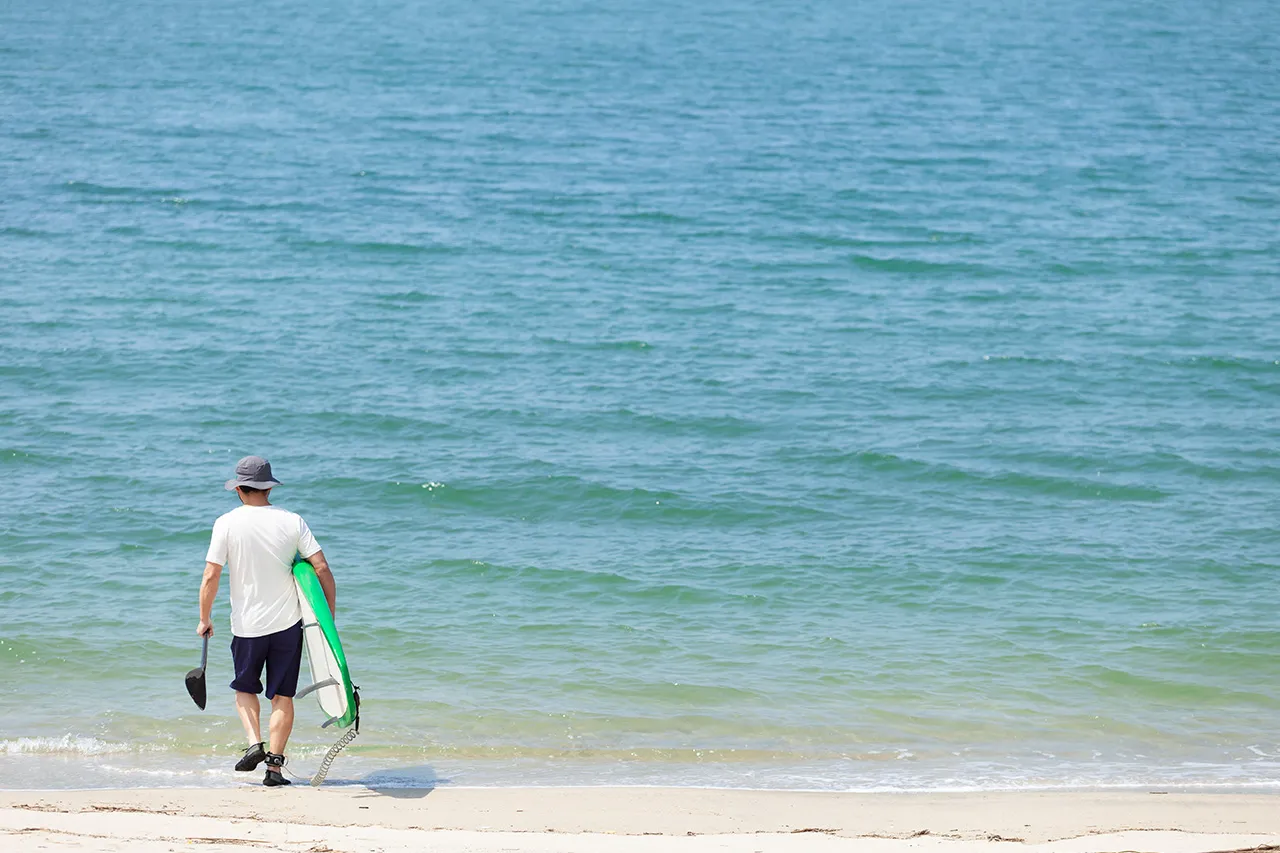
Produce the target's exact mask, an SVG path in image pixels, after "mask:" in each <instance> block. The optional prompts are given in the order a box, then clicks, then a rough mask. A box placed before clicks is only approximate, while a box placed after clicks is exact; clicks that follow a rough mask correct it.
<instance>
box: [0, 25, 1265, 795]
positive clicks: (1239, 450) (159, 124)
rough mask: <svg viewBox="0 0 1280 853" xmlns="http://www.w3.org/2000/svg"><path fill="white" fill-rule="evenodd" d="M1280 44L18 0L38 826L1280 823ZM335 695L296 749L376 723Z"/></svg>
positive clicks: (22, 578) (17, 619)
mask: <svg viewBox="0 0 1280 853" xmlns="http://www.w3.org/2000/svg"><path fill="white" fill-rule="evenodd" d="M1277 35H1280V11H1277V8H1276V6H1275V5H1274V4H1270V3H1265V2H1260V0H1259V2H1231V3H1222V4H1204V3H1191V2H1174V3H1151V2H1119V0H1085V2H1082V3H1075V4H1048V3H1036V2H1028V3H1024V2H1019V3H1014V2H992V3H984V4H944V3H941V2H937V0H919V2H906V3H886V2H871V3H866V4H856V5H855V4H843V3H836V2H826V1H825V0H815V2H807V3H799V4H755V3H735V2H727V0H708V2H705V3H700V4H694V5H693V7H692V8H691V7H690V5H689V4H677V3H661V2H649V3H626V2H619V0H605V2H597V3H590V4H587V3H573V2H540V3H536V4H535V3H516V2H512V3H502V4H500V3H493V2H483V1H482V2H467V3H442V4H418V3H410V2H407V0H386V2H368V1H367V0H366V1H365V2H360V1H359V0H357V2H348V3H341V4H339V3H333V2H328V0H312V2H308V3H305V4H304V3H290V2H266V3H264V2H257V3H252V4H251V3H245V2H226V3H218V4H204V3H201V4H196V3H190V2H185V1H184V2H166V3H149V2H139V3H131V4H116V3H107V2H100V1H99V0H94V1H93V2H82V3H76V4H71V3H53V4H35V5H32V4H4V5H0V260H2V261H3V262H2V263H0V480H2V481H3V483H4V491H5V497H6V500H5V501H4V503H3V505H2V507H0V685H3V690H0V787H8V788H13V787H32V786H34V787H64V786H99V785H108V786H130V785H156V784H181V785H228V784H237V783H239V782H240V781H242V780H237V779H236V778H234V776H235V774H233V773H231V772H230V771H229V769H228V766H229V761H228V757H229V756H230V755H231V754H232V753H233V752H235V750H236V747H237V744H238V741H239V739H240V735H239V730H238V724H237V723H235V721H234V718H233V715H232V709H231V703H230V693H229V691H223V689H222V688H221V687H220V686H219V685H221V684H223V683H225V682H226V681H228V680H229V679H230V672H229V669H230V658H229V655H228V654H227V652H226V650H225V643H226V642H227V641H228V640H229V637H228V633H229V632H228V626H227V621H226V619H227V614H226V607H227V604H226V590H225V586H224V589H223V592H222V598H221V600H220V602H219V605H218V610H217V616H216V625H217V627H218V631H219V635H218V637H217V642H216V644H215V645H216V648H215V650H214V654H213V656H212V663H211V674H210V683H211V696H212V698H211V706H210V709H209V710H208V711H206V712H203V713H201V712H199V711H197V710H196V709H195V708H194V707H193V706H192V705H191V703H190V701H189V700H188V698H187V697H186V695H185V692H184V691H183V689H182V683H181V679H182V676H183V674H184V673H185V672H186V670H187V669H188V668H189V667H192V666H194V665H195V664H196V663H197V662H198V646H197V642H196V638H195V633H194V630H195V622H196V591H197V586H198V583H199V576H200V571H201V568H202V565H203V557H204V551H205V547H206V545H207V542H208V536H209V531H210V527H211V525H212V522H213V519H214V518H215V517H216V516H217V515H219V514H220V513H222V512H224V511H225V510H227V509H228V508H230V507H231V506H233V505H234V500H235V499H234V497H233V496H231V495H229V493H227V492H224V491H223V490H222V481H223V480H224V479H226V478H227V477H228V476H230V470H231V467H232V466H233V465H234V462H235V460H236V459H237V458H239V457H240V456H242V455H245V454H248V453H259V454H263V455H266V456H268V457H270V458H271V460H272V461H273V463H274V465H275V468H276V472H277V474H278V475H279V476H280V478H281V479H282V480H284V481H285V483H286V484H287V485H286V486H283V487H281V488H280V489H278V490H277V492H276V494H275V497H274V499H275V501H276V502H277V503H279V504H280V505H283V506H286V507H288V508H291V509H294V510H296V511H298V512H301V513H303V514H304V515H305V516H306V518H307V519H308V520H309V522H310V523H311V526H312V528H313V529H314V530H315V532H316V535H317V537H318V539H319V540H320V542H321V544H322V545H323V547H324V549H325V552H326V553H327V554H328V555H329V559H330V560H331V562H332V564H333V566H334V570H335V573H336V576H337V578H338V583H339V599H340V604H339V625H340V627H341V629H342V630H343V633H344V637H345V640H346V644H347V647H348V654H349V657H350V660H351V663H352V668H353V671H354V674H355V677H356V681H357V683H359V684H360V685H361V687H362V688H363V691H362V692H363V695H364V696H365V700H366V703H365V727H364V731H363V732H362V734H361V737H360V738H359V739H358V740H357V741H356V742H355V744H354V745H353V746H352V747H351V748H350V749H349V750H348V752H347V753H345V754H344V755H343V757H342V758H341V759H340V760H339V762H338V764H337V765H336V767H335V769H334V772H333V778H334V779H336V780H337V781H339V782H347V783H361V784H383V785H395V784H424V783H427V782H434V783H438V784H456V785H467V784H477V785H491V784H604V783H622V784H699V785H729V786H755V787H790V788H822V789H887V788H892V789H936V788H1001V787H1026V786H1033V787H1056V786H1111V785H1208V786H1248V787H1268V786H1272V787H1274V786H1277V785H1280V736H1278V735H1277V734H1276V728H1275V721H1276V719H1277V715H1278V714H1280V654H1278V651H1280V618H1278V617H1277V612H1278V609H1280V584H1277V562H1278V561H1277V553H1278V551H1280V527H1278V525H1277V521H1276V519H1277V509H1280V419H1278V418H1277V414H1278V409H1277V406H1278V404H1280V241H1278V239H1277V234H1278V233H1280V232H1278V231H1277V222H1278V220H1280V171H1278V170H1277V164H1278V163H1280V94H1278V92H1280V89H1278V88H1277V86H1276V85H1275V84H1276V81H1277V69H1278V67H1280V54H1278V53H1277V48H1276V43H1277V41H1276V39H1277ZM322 719H323V718H322V716H321V714H320V712H319V710H318V709H317V708H315V707H314V705H312V704H310V703H308V704H307V705H305V706H303V710H302V712H301V713H300V715H299V726H298V731H297V736H296V741H295V743H296V746H295V748H294V750H293V757H294V762H295V765H296V767H297V768H298V770H299V772H309V771H310V770H313V769H314V767H315V765H316V764H317V763H318V761H319V756H320V754H321V753H322V752H323V750H324V748H325V747H327V745H328V744H329V743H331V742H332V741H333V740H334V739H335V738H336V737H337V733H335V732H333V731H332V730H331V729H329V730H324V731H321V730H320V729H319V727H318V724H319V723H320V722H321V721H322Z"/></svg>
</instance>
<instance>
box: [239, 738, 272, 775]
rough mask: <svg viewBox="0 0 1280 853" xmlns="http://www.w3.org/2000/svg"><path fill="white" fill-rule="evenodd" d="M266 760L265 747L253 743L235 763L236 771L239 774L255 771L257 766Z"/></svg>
mask: <svg viewBox="0 0 1280 853" xmlns="http://www.w3.org/2000/svg"><path fill="white" fill-rule="evenodd" d="M266 760H267V745H266V744H265V743H255V744H254V745H253V746H251V747H249V748H248V749H246V750H245V751H244V757H243V758H241V759H240V760H239V761H237V762H236V769H237V770H239V771H240V772H241V773H248V772H249V771H250V770H257V769H258V765H259V764H261V763H262V762H264V761H266Z"/></svg>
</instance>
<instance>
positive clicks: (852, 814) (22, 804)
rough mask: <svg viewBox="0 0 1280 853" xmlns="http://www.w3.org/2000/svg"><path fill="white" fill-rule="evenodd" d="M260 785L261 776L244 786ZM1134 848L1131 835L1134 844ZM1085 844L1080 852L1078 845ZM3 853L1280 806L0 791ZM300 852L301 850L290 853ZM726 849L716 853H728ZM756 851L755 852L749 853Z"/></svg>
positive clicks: (1007, 826)
mask: <svg viewBox="0 0 1280 853" xmlns="http://www.w3.org/2000/svg"><path fill="white" fill-rule="evenodd" d="M255 775H256V774H255ZM1135 836H1136V837H1135ZM1082 838H1083V839H1087V841H1088V843H1087V844H1086V845H1085V846H1084V847H1081V846H1080V839H1082ZM0 839H3V840H4V843H3V847H4V849H6V850H7V851H21V853H27V851H33V853H34V851H36V850H38V849H69V850H94V851H97V850H103V851H106V850H117V849H120V850H124V849H129V850H139V851H147V853H150V851H152V850H155V851H160V850H171V849H178V847H179V846H185V845H186V844H188V843H195V842H197V841H198V842H199V843H200V844H201V849H205V850H209V849H213V850H217V849H219V848H223V847H225V849H227V850H230V849H232V848H233V847H237V848H240V849H242V848H243V846H244V845H246V844H248V845H255V846H264V847H267V848H270V849H287V850H294V849H297V850H300V851H301V850H316V851H319V850H320V849H321V848H324V849H326V850H328V851H332V853H347V851H351V853H354V851H357V850H370V849H383V850H387V851H391V850H401V849H403V850H411V849H421V848H422V847H423V846H425V845H427V844H430V846H431V849H433V850H443V851H454V850H456V851H488V850H495V851H497V850H516V851H524V850H529V851H534V850H537V851H547V850H565V851H578V850H583V851H591V850H599V851H612V850H618V851H624V850H625V851H635V853H649V851H654V853H656V851H659V850H666V849H670V847H671V845H674V844H677V843H678V844H680V845H681V846H682V847H683V849H686V850H689V851H694V853H701V851H703V850H707V851H710V850H735V851H736V850H738V849H742V850H744V851H757V850H759V851H764V850H813V851H820V850H821V851H828V850H829V851H844V850H855V849H856V850H863V849H866V850H872V849H875V850H884V851H898V850H901V851H906V850H925V849H938V850H952V851H968V850H974V851H978V850H982V851H986V850H996V849H1008V848H1009V845H1010V844H1016V845H1017V846H1018V848H1019V849H1021V848H1035V849H1041V848H1043V849H1044V850H1060V851H1064V853H1069V852H1070V853H1074V852H1075V851H1085V850H1088V851H1095V852H1096V851H1104V850H1114V851H1120V850H1142V851H1155V850H1160V851H1171V852H1172V851H1188V853H1209V851H1229V850H1240V849H1257V848H1259V847H1262V848H1263V849H1266V847H1267V846H1274V845H1280V794H1275V793H1254V794H1242V793H1179V792H1169V793H1158V792H1115V791H1094V792H1003V793H953V794H944V793H935V794H923V793H921V794H889V793H885V794H841V793H824V792H791V791H746V790H726V789H697V788H433V789H410V788H394V789H386V788H384V789H374V788H362V787H356V786H341V787H321V788H319V789H313V788H310V787H308V786H305V785H302V784H297V783H295V785H294V786H292V788H290V789H285V790H280V789H266V788H261V787H258V786H253V785H250V784H248V783H246V784H245V786H243V787H240V788H234V789H195V788H182V789H126V790H93V791H0ZM298 845H301V846H298ZM726 845H727V846H726ZM752 845H755V846H752Z"/></svg>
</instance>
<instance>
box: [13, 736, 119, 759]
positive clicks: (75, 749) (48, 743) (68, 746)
mask: <svg viewBox="0 0 1280 853" xmlns="http://www.w3.org/2000/svg"><path fill="white" fill-rule="evenodd" d="M136 749H137V747H133V746H130V745H129V744H125V743H111V742H109V741H104V740H98V739H97V738H96V737H85V736H84V735H72V734H66V735H63V736H62V737H20V738H15V739H13V740H0V752H3V753H4V754H5V755H109V754H112V753H120V752H133V751H135V750H136Z"/></svg>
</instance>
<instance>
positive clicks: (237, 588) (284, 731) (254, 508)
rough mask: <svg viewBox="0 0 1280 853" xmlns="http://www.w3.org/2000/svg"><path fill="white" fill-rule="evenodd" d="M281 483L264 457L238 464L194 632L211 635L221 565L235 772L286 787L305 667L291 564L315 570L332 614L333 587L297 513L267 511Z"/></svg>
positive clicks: (213, 545) (218, 524) (334, 605)
mask: <svg viewBox="0 0 1280 853" xmlns="http://www.w3.org/2000/svg"><path fill="white" fill-rule="evenodd" d="M278 485H280V481H279V480H277V479H276V478H275V477H274V476H272V474H271V463H270V462H268V461H267V460H265V459H263V458H262V457H261V456H246V457H245V458H243V459H241V460H240V461H239V462H238V463H237V464H236V476H235V478H234V479H231V480H228V481H227V490H228V491H232V490H234V491H235V492H236V494H238V495H239V496H240V503H241V506H239V507H237V508H235V509H233V510H232V511H231V512H228V513H227V514H225V515H223V516H222V517H221V518H219V519H218V520H217V521H216V522H215V523H214V525H213V540H212V542H211V543H210V544H209V553H208V555H207V556H206V557H205V564H204V580H203V582H202V583H201V584H200V624H199V625H198V626H197V628H196V633H197V634H199V635H200V636H201V637H207V636H213V625H212V623H210V621H209V618H210V612H211V611H212V610H213V599H214V597H216V596H217V594H218V581H219V580H220V579H221V577H222V567H223V566H227V567H229V568H230V570H231V634H232V637H231V657H232V659H233V660H234V661H235V672H236V677H235V679H234V680H233V681H232V682H231V689H232V690H234V691H236V710H237V711H238V712H239V714H240V722H241V723H243V724H244V731H245V735H247V736H248V738H249V748H248V749H246V750H245V751H244V757H243V758H241V759H240V760H239V762H237V763H236V770H240V771H244V772H249V771H252V770H255V769H257V767H258V765H259V764H261V763H262V762H263V761H265V762H266V763H267V775H266V776H265V777H264V778H263V780H262V784H264V785H266V786H268V787H276V786H278V785H288V784H289V780H288V779H285V778H284V776H283V775H282V774H281V770H282V769H283V768H284V749H285V745H286V744H287V743H288V742H289V735H290V733H291V732H292V731H293V696H294V694H295V693H297V690H298V669H299V667H300V666H301V664H302V609H301V607H300V605H299V604H298V594H297V591H296V589H295V587H294V585H293V561H294V556H295V555H300V556H301V557H302V558H303V559H304V560H306V561H307V562H309V563H310V564H311V565H312V567H314V568H315V570H316V577H318V578H319V579H320V586H321V588H322V589H324V596H325V598H326V599H327V600H328V602H329V610H330V611H332V612H334V613H335V614H336V612H337V588H336V586H335V585H334V582H333V574H332V572H330V571H329V563H328V562H327V561H326V560H325V558H324V552H323V551H321V550H320V546H319V545H318V544H317V543H316V540H315V537H314V536H312V535H311V529H310V528H309V527H307V523H306V522H305V521H303V520H302V517H301V516H300V515H297V514H296V513H292V512H289V511H288V510H285V509H281V508H280V507H276V506H272V505H271V502H270V501H269V500H268V498H269V497H270V496H271V489H272V487H274V486H278ZM264 665H265V667H266V670H267V683H266V693H267V698H268V699H270V700H271V720H270V724H269V725H270V728H269V735H270V738H269V740H270V742H269V743H264V742H263V740H262V730H261V728H260V725H259V716H260V714H261V708H260V707H259V704H258V694H259V693H261V692H262V691H263V684H262V669H263V666H264Z"/></svg>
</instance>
